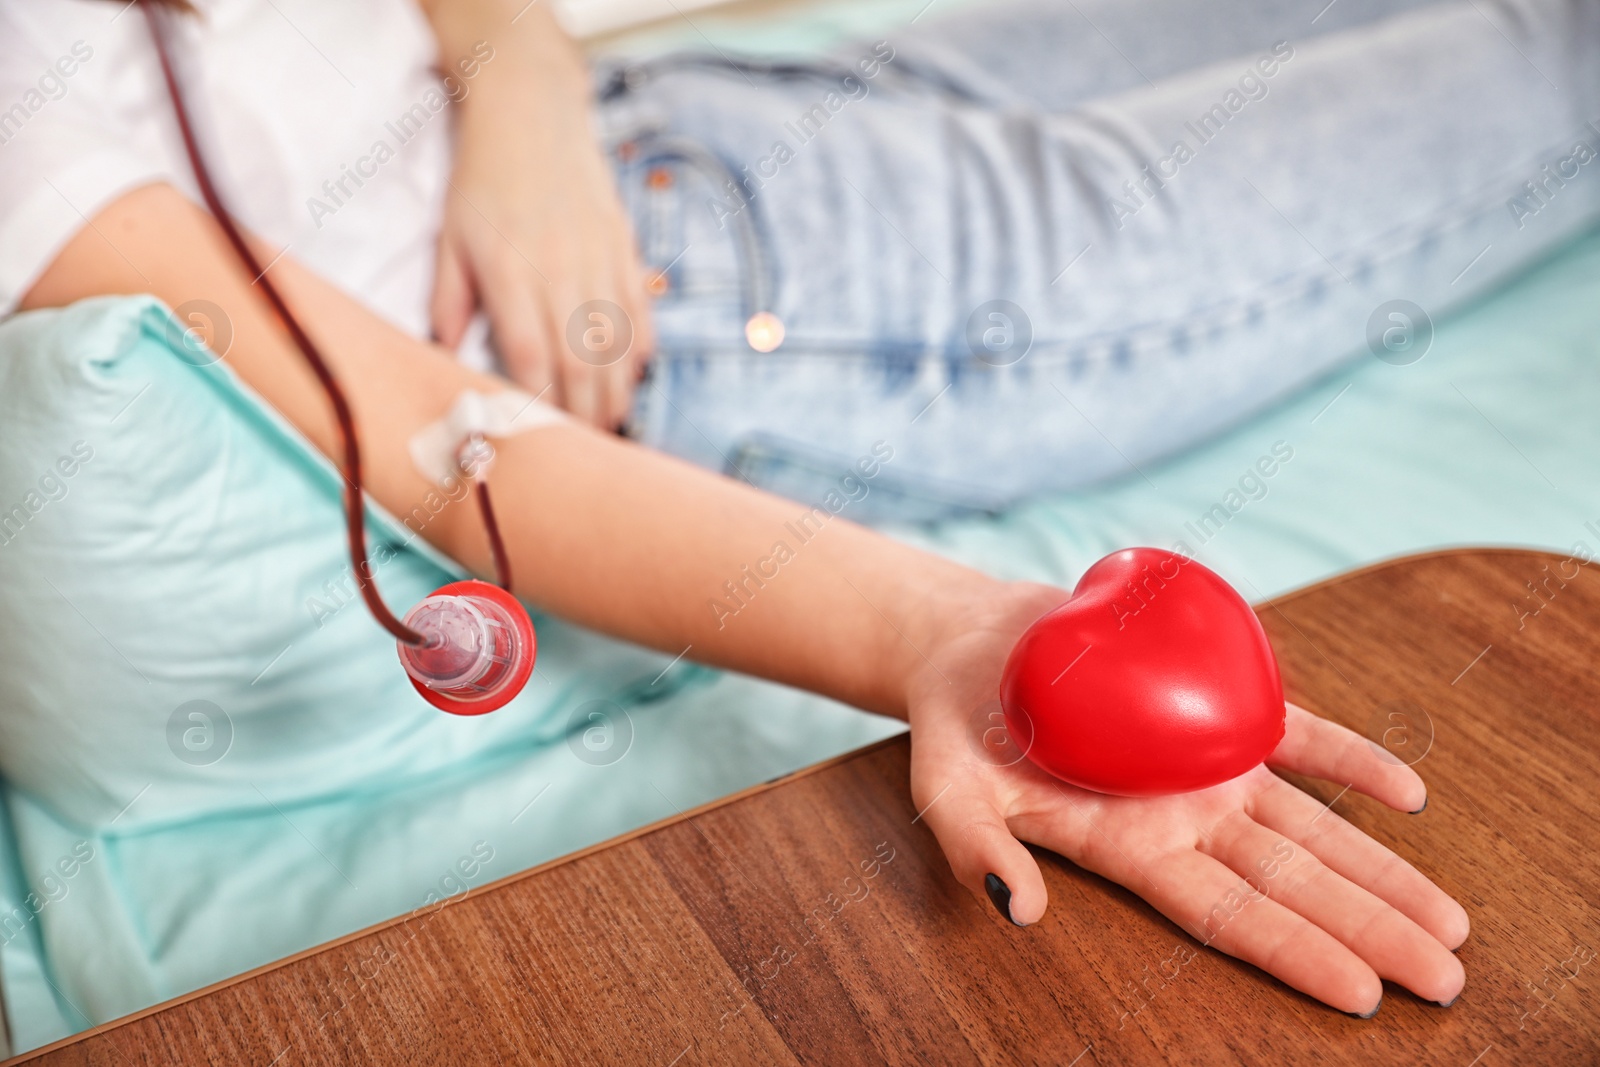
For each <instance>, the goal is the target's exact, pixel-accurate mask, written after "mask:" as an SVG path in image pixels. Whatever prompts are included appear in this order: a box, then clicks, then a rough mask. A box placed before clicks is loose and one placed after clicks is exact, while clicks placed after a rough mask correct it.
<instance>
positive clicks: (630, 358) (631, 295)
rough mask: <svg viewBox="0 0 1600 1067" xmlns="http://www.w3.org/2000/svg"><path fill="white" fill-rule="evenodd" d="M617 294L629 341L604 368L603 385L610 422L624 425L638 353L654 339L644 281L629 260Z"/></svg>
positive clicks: (636, 374) (635, 381)
mask: <svg viewBox="0 0 1600 1067" xmlns="http://www.w3.org/2000/svg"><path fill="white" fill-rule="evenodd" d="M618 293H619V297H620V301H621V304H622V309H623V313H624V314H626V315H627V316H628V333H629V343H628V348H627V351H625V352H623V353H622V354H621V356H620V358H618V359H617V361H616V362H615V363H614V364H612V365H611V366H609V367H607V368H606V371H605V374H604V377H603V384H604V390H605V405H606V413H607V417H608V418H609V419H610V420H611V422H612V424H613V425H616V426H619V427H620V426H623V425H625V424H626V422H627V420H628V417H629V415H630V414H631V413H632V411H633V395H634V390H635V387H636V386H637V385H638V382H639V370H640V368H641V367H642V366H643V361H644V359H645V358H646V357H645V356H643V355H641V352H642V351H644V350H645V349H646V348H647V347H648V346H649V345H651V344H653V343H654V342H653V337H652V334H651V327H650V315H649V304H648V301H647V300H646V298H645V294H644V287H643V282H642V280H641V279H640V278H639V276H638V272H637V270H636V269H635V267H634V265H633V264H632V263H631V262H630V263H626V264H624V266H623V270H622V277H620V278H619V279H618Z"/></svg>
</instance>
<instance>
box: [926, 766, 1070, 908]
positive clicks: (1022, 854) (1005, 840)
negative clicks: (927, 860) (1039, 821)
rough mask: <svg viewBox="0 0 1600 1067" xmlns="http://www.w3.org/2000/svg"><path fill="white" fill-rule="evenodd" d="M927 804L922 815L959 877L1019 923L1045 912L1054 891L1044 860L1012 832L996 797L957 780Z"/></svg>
mask: <svg viewBox="0 0 1600 1067" xmlns="http://www.w3.org/2000/svg"><path fill="white" fill-rule="evenodd" d="M921 804H922V805H923V807H922V808H921V809H920V810H921V811H922V819H923V821H925V822H926V823H927V824H928V826H929V828H930V829H932V830H933V834H934V836H935V837H937V838H938V839H939V847H940V848H942V849H943V850H944V855H945V859H947V860H948V861H949V862H950V870H951V872H952V873H954V874H955V876H956V881H958V882H960V883H961V884H962V885H964V886H966V887H967V888H968V889H970V890H971V891H972V892H973V893H974V894H975V895H976V896H977V897H978V899H979V900H986V901H989V902H991V903H992V904H993V906H994V907H996V908H997V909H1000V910H1001V912H1002V914H1005V916H1006V918H1008V919H1010V920H1011V921H1012V922H1014V923H1016V924H1017V925H1018V926H1027V925H1029V924H1031V923H1036V922H1038V921H1039V920H1040V919H1041V918H1042V917H1043V916H1044V909H1045V905H1046V903H1047V902H1048V900H1047V898H1048V893H1047V892H1046V890H1045V887H1044V876H1043V875H1042V874H1040V873H1039V864H1038V862H1037V861H1036V860H1035V859H1034V858H1033V853H1031V852H1029V851H1028V849H1027V847H1026V846H1024V845H1023V844H1022V842H1020V841H1018V840H1017V839H1016V838H1015V837H1013V836H1012V835H1011V831H1010V830H1008V829H1007V828H1006V823H1005V819H1003V818H1002V817H1001V815H1000V812H999V810H998V809H997V808H996V807H995V806H994V803H993V802H992V801H990V800H989V799H988V798H987V797H985V796H983V795H982V794H981V793H979V792H976V791H969V790H966V789H963V788H962V786H960V785H958V784H955V783H951V784H948V785H945V786H944V787H943V788H942V789H939V790H937V791H935V792H934V794H933V795H932V796H930V797H927V798H926V799H921ZM991 877H992V878H994V879H997V880H998V883H999V884H998V885H996V884H995V883H994V882H992V881H990V879H991ZM988 906H989V905H988V904H985V907H988Z"/></svg>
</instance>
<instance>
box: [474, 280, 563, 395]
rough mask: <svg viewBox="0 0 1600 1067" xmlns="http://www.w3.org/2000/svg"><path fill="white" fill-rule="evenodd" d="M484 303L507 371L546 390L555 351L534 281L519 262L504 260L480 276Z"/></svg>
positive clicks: (536, 389) (533, 388)
mask: <svg viewBox="0 0 1600 1067" xmlns="http://www.w3.org/2000/svg"><path fill="white" fill-rule="evenodd" d="M478 281H479V288H480V289H481V290H482V293H483V302H484V306H485V307H486V308H487V309H488V312H489V322H490V324H491V325H492V326H493V328H494V340H495V347H496V348H497V349H498V350H499V353H500V358H501V360H502V361H504V363H505V366H506V371H507V373H509V374H510V375H511V377H512V378H514V379H516V381H517V382H518V383H519V384H520V385H521V386H522V387H523V388H524V389H528V390H531V391H532V392H534V393H540V392H543V390H544V388H545V387H546V386H547V385H549V384H550V382H551V380H552V373H553V368H552V366H551V363H552V355H553V353H552V352H551V350H550V345H549V341H548V339H547V335H546V332H545V318H544V314H543V312H542V311H541V309H540V307H539V304H538V302H537V300H536V298H535V290H534V286H542V283H541V282H539V281H538V280H537V279H534V280H532V281H530V280H529V279H528V278H526V277H525V276H524V275H523V272H522V271H521V270H519V269H518V268H517V267H516V265H514V264H512V263H509V262H507V261H505V260H502V261H501V262H500V263H499V264H497V266H496V268H495V269H494V270H491V271H486V272H484V273H483V274H482V275H481V276H480V277H479V280H478Z"/></svg>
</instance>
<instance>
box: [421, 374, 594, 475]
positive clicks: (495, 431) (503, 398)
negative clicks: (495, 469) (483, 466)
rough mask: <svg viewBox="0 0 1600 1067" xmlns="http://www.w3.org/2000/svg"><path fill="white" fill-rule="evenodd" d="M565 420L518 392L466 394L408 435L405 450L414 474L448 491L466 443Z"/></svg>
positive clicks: (527, 395)
mask: <svg viewBox="0 0 1600 1067" xmlns="http://www.w3.org/2000/svg"><path fill="white" fill-rule="evenodd" d="M566 421H568V420H567V416H566V414H565V413H563V412H562V411H560V410H558V409H556V408H553V407H551V406H550V405H548V404H544V403H541V402H540V401H539V400H538V399H537V398H535V397H533V396H532V395H530V394H528V393H524V392H523V391H522V390H520V389H503V390H501V391H500V392H497V393H480V392H477V391H475V390H472V389H468V390H466V391H465V392H463V393H461V395H459V396H457V397H456V401H455V403H454V404H452V405H450V410H449V411H447V412H445V414H444V417H443V418H441V419H438V420H436V421H434V422H430V423H428V425H426V426H424V427H423V428H422V429H420V430H418V431H417V432H416V433H414V434H412V435H411V440H410V441H409V442H408V450H409V451H410V453H411V463H412V465H413V466H415V467H416V469H417V471H418V473H420V474H421V475H422V476H423V477H424V478H426V479H428V481H430V482H432V483H433V484H435V485H437V486H439V487H440V488H442V489H446V490H448V489H450V488H451V487H452V486H453V485H455V484H459V482H460V479H461V476H462V474H463V470H462V449H463V446H464V445H466V444H468V443H469V442H481V441H482V440H483V439H484V438H489V437H514V436H516V435H517V434H521V433H527V432H528V431H529V430H537V429H539V428H540V427H543V426H555V425H559V424H561V423H564V422H566ZM491 454H492V453H491ZM471 473H478V474H481V473H483V472H482V471H481V470H478V471H474V472H471Z"/></svg>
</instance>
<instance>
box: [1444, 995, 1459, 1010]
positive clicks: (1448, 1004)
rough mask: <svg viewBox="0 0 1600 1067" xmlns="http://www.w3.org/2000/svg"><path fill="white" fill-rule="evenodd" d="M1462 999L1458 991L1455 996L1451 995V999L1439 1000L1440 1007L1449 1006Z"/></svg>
mask: <svg viewBox="0 0 1600 1067" xmlns="http://www.w3.org/2000/svg"><path fill="white" fill-rule="evenodd" d="M1460 999H1461V994H1460V993H1457V994H1456V995H1455V996H1453V997H1451V998H1450V999H1449V1000H1441V1001H1439V1007H1441V1008H1448V1007H1449V1006H1450V1005H1452V1004H1454V1003H1455V1002H1456V1001H1458V1000H1460Z"/></svg>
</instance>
